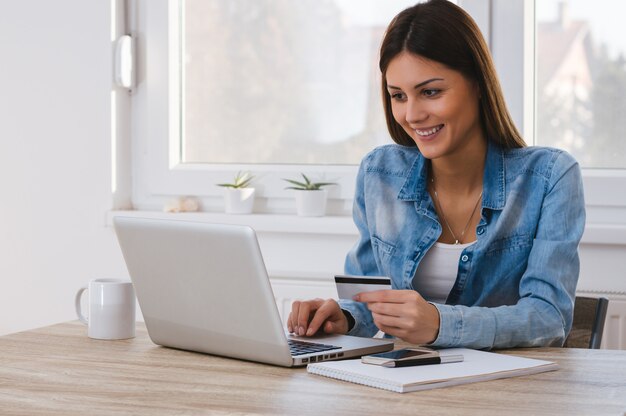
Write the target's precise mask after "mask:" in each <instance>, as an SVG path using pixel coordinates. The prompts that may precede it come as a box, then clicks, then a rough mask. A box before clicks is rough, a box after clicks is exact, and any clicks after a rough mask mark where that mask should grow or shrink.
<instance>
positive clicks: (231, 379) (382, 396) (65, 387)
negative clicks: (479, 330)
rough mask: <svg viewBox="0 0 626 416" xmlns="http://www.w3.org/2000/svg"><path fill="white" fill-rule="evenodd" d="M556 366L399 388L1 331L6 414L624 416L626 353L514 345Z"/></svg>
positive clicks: (127, 344) (140, 335)
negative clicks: (448, 384) (527, 372)
mask: <svg viewBox="0 0 626 416" xmlns="http://www.w3.org/2000/svg"><path fill="white" fill-rule="evenodd" d="M507 353H514V354H517V355H521V356H525V357H531V358H539V359H544V360H550V361H556V362H558V363H559V365H560V366H561V369H560V370H558V371H553V372H548V373H543V374H535V375H531V376H524V377H515V378H509V379H503V380H494V381H486V382H481V383H472V384H466V385H462V386H456V387H448V388H442V389H435V390H428V391H422V392H414V393H406V394H398V393H393V392H388V391H384V390H378V389H374V388H371V387H365V386H360V385H356V384H352V383H346V382H342V381H337V380H333V379H328V378H325V377H320V376H314V375H311V374H307V372H306V370H305V369H303V368H299V369H289V368H280V367H274V366H269V365H264V364H256V363H249V362H244V361H237V360H232V359H227V358H220V357H214V356H209V355H203V354H197V353H191V352H185V351H178V350H173V349H168V348H163V347H159V346H156V345H154V344H152V342H151V341H150V340H149V338H148V336H147V333H146V330H145V327H144V326H143V324H138V328H137V338H135V339H132V340H125V341H97V340H92V339H89V338H87V335H86V328H85V326H83V325H82V324H80V323H78V322H68V323H63V324H58V325H53V326H49V327H45V328H41V329H37V330H33V331H27V332H21V333H16V334H12V335H7V336H4V337H0V414H2V415H30V416H33V415H79V414H80V415H159V414H167V415H191V414H217V415H220V414H229V415H231V414H267V415H277V414H290V415H308V414H311V415H313V414H315V415H324V416H326V415H383V414H384V415H457V414H463V415H503V414H521V415H552V414H557V415H561V414H567V415H573V414H581V415H604V414H607V415H608V414H611V415H624V414H626V413H625V412H626V351H609V350H579V349H560V348H545V349H544V348H542V349H518V350H510V351H508V352H507Z"/></svg>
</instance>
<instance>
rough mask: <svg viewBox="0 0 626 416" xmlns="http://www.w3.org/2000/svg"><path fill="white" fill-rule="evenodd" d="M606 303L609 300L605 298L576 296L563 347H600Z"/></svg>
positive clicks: (607, 303)
mask: <svg viewBox="0 0 626 416" xmlns="http://www.w3.org/2000/svg"><path fill="white" fill-rule="evenodd" d="M608 305H609V300H608V299H607V298H603V297H600V298H590V297H585V296H576V300H575V303H574V320H573V322H572V330H571V331H570V333H569V335H568V336H567V339H566V340H565V343H564V344H563V347H565V348H590V349H598V348H600V343H601V342H602V332H603V331H604V321H605V319H606V311H607V307H608Z"/></svg>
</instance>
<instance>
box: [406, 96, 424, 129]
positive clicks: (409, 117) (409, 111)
mask: <svg viewBox="0 0 626 416" xmlns="http://www.w3.org/2000/svg"><path fill="white" fill-rule="evenodd" d="M405 117H406V121H407V123H409V124H419V123H421V122H423V121H424V120H426V119H427V118H428V113H427V112H426V109H425V108H424V106H423V105H420V103H419V102H418V101H416V100H408V102H407V106H406V114H405Z"/></svg>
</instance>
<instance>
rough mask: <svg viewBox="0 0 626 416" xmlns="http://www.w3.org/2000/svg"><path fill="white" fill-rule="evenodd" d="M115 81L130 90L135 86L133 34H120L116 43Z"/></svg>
mask: <svg viewBox="0 0 626 416" xmlns="http://www.w3.org/2000/svg"><path fill="white" fill-rule="evenodd" d="M115 83H116V84H117V85H118V86H119V87H121V88H126V89H128V90H132V89H133V88H134V87H135V39H134V38H133V37H132V36H131V35H123V36H120V37H119V38H117V41H116V43H115Z"/></svg>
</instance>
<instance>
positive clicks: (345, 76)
mask: <svg viewBox="0 0 626 416" xmlns="http://www.w3.org/2000/svg"><path fill="white" fill-rule="evenodd" d="M413 3H414V1H411V0H407V1H403V0H394V1H384V2H383V1H379V0H368V1H363V0H324V1H320V0H302V1H277V0H262V1H261V0H237V1H234V0H229V1H224V0H210V1H208V0H204V1H201V0H169V1H168V0H149V1H148V0H137V4H138V7H137V16H138V21H137V33H138V47H139V54H140V55H139V63H138V66H139V77H138V78H139V88H138V89H137V91H136V92H135V93H134V94H133V96H132V113H133V115H132V120H133V121H132V129H133V131H132V135H133V173H134V182H133V202H134V205H135V207H136V208H139V209H160V207H161V206H162V203H163V202H164V200H165V198H167V197H169V196H172V195H197V196H200V197H201V198H202V203H203V207H204V209H205V210H209V211H221V210H222V206H223V202H222V194H221V191H222V190H221V188H219V187H217V186H215V184H216V183H220V182H228V181H230V180H231V179H232V177H233V176H234V174H235V173H236V172H237V171H238V170H241V169H248V170H252V171H254V172H255V173H257V174H258V176H259V181H258V182H257V183H256V185H255V186H256V187H257V190H258V196H259V197H260V198H259V199H258V207H259V210H258V211H260V212H269V213H285V212H293V200H292V196H291V194H289V192H287V191H285V190H284V187H285V183H284V182H283V181H282V178H284V177H292V176H297V175H299V173H300V172H305V173H307V174H309V175H311V176H313V177H315V178H319V179H323V180H325V181H333V182H338V183H339V186H337V187H332V189H329V191H330V200H329V214H331V215H333V214H334V215H349V214H350V210H351V200H352V197H353V192H354V179H355V174H356V163H358V161H359V160H360V159H361V157H362V156H363V155H364V153H365V152H367V151H368V150H369V149H370V148H372V147H373V146H375V145H378V144H380V143H384V142H386V141H388V139H387V138H386V136H387V133H386V129H385V126H384V123H383V121H382V108H381V104H380V99H379V95H378V94H379V91H378V76H379V75H378V70H377V68H376V64H377V49H378V45H379V43H380V38H381V36H382V30H383V29H384V26H385V25H386V24H387V23H388V21H389V20H390V18H391V16H392V15H394V14H395V13H397V12H398V11H400V10H401V9H402V8H404V7H406V6H408V5H411V4H413ZM458 4H459V5H461V7H463V8H465V9H466V10H467V11H468V12H469V13H470V14H472V16H473V17H474V18H475V19H476V20H477V22H478V23H479V26H480V27H481V30H483V33H484V35H485V37H486V38H487V41H488V42H489V44H490V47H491V49H492V53H493V56H494V60H495V62H496V67H497V70H498V74H499V76H500V80H501V83H502V86H503V89H504V93H505V97H506V99H507V102H508V105H509V109H510V110H511V113H512V115H513V118H514V120H515V121H516V123H517V124H518V126H519V127H520V129H521V130H522V132H523V134H524V136H525V138H526V139H527V141H528V142H529V143H530V144H535V143H536V144H539V145H549V146H556V147H562V148H565V149H566V150H568V151H570V152H571V153H572V154H574V156H575V157H576V158H577V159H578V160H579V161H580V162H581V166H582V167H583V168H584V169H583V175H584V180H585V190H586V199H587V204H588V207H589V208H590V210H588V218H589V219H590V220H591V221H597V222H601V223H607V222H608V223H626V220H624V218H626V215H624V211H626V192H619V190H620V189H626V169H624V168H626V149H625V146H626V145H624V144H623V143H625V142H626V141H625V140H623V139H622V138H621V134H622V132H623V131H624V129H623V128H622V124H623V123H624V120H625V119H626V118H625V117H623V114H625V112H624V105H625V104H624V98H623V97H626V94H624V93H625V92H626V86H625V85H624V78H623V76H624V60H623V58H622V55H621V53H623V52H624V51H625V50H626V48H625V47H624V46H623V44H621V43H619V42H622V38H623V36H622V37H620V36H619V35H613V34H611V33H612V32H606V33H608V34H602V33H603V32H597V34H596V32H594V30H596V29H594V28H595V27H597V25H596V24H595V23H594V22H595V21H596V20H599V19H600V21H601V22H602V26H601V27H602V30H603V31H606V30H608V27H609V26H611V27H615V28H618V29H619V22H615V21H613V20H610V19H609V17H607V16H614V17H615V19H617V16H621V14H620V13H619V12H617V11H616V10H615V7H621V6H619V5H616V3H615V2H612V1H609V0H598V1H597V2H593V6H594V7H592V8H591V9H590V10H587V9H580V10H579V7H582V6H579V5H582V4H584V5H585V7H586V2H585V1H584V0H569V5H570V9H569V10H570V22H572V23H574V22H577V21H580V20H581V19H582V18H583V17H584V18H585V19H587V21H588V23H587V28H588V30H587V31H586V32H576V33H578V34H577V35H576V36H574V37H575V38H576V39H575V42H574V45H575V46H574V47H573V48H574V49H572V48H571V47H570V49H567V48H566V51H567V50H569V51H570V52H569V53H570V55H568V56H572V57H578V58H580V59H583V62H584V63H583V64H580V63H579V61H574V60H573V58H572V59H571V60H560V59H556V61H557V62H561V61H562V62H563V65H561V66H559V68H558V70H557V72H554V71H555V70H554V68H553V63H552V61H550V59H551V58H556V56H557V52H556V51H557V50H556V49H553V50H549V49H546V48H548V47H553V48H557V46H555V45H556V43H555V42H556V41H554V42H550V41H548V36H551V35H550V33H551V32H546V31H545V30H544V29H545V28H547V27H548V26H549V25H550V24H554V23H555V22H556V21H557V18H558V17H559V16H560V15H559V13H558V10H559V9H558V7H557V6H558V2H557V1H556V0H541V1H537V2H536V1H533V0H491V1H485V0H459V1H458ZM354 5H357V6H358V7H354ZM602 7H604V8H602ZM195 8H197V9H195ZM564 10H565V9H561V11H562V12H563V11H564ZM605 12H606V13H608V15H603V14H602V13H605ZM277 16H281V17H280V18H277ZM286 16H289V18H287V17H286ZM242 22H245V24H243V23H242ZM550 22H552V23H550ZM605 26H606V27H605ZM242 27H244V28H245V30H243V29H242ZM320 27H323V28H324V30H321V29H320ZM572 33H573V32H572ZM580 33H586V35H585V36H583V35H581V34H580ZM205 38H209V39H217V40H216V41H215V42H211V41H210V40H208V41H207V40H203V39H205ZM333 41H334V42H333ZM559 42H560V41H559ZM603 44H604V45H605V46H604V47H603V46H602V45H603ZM346 50H350V53H347V52H345V51H346ZM546 56H547V58H546ZM578 58H577V59H578ZM273 64H276V65H275V67H273V66H272V65H273ZM565 64H567V65H568V66H565ZM535 68H536V69H535ZM566 68H570V69H566ZM572 68H573V69H572ZM551 71H552V72H551ZM555 73H556V74H558V76H556V78H555V75H554V74H555ZM555 80H556V81H555ZM566 96H567V97H566ZM328 103H332V105H331V106H329V105H327V104H328ZM329 108H332V109H333V111H329V110H328V109H329ZM259 143H260V144H259ZM303 143H306V148H305V147H304V145H303ZM599 168H602V169H599Z"/></svg>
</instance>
